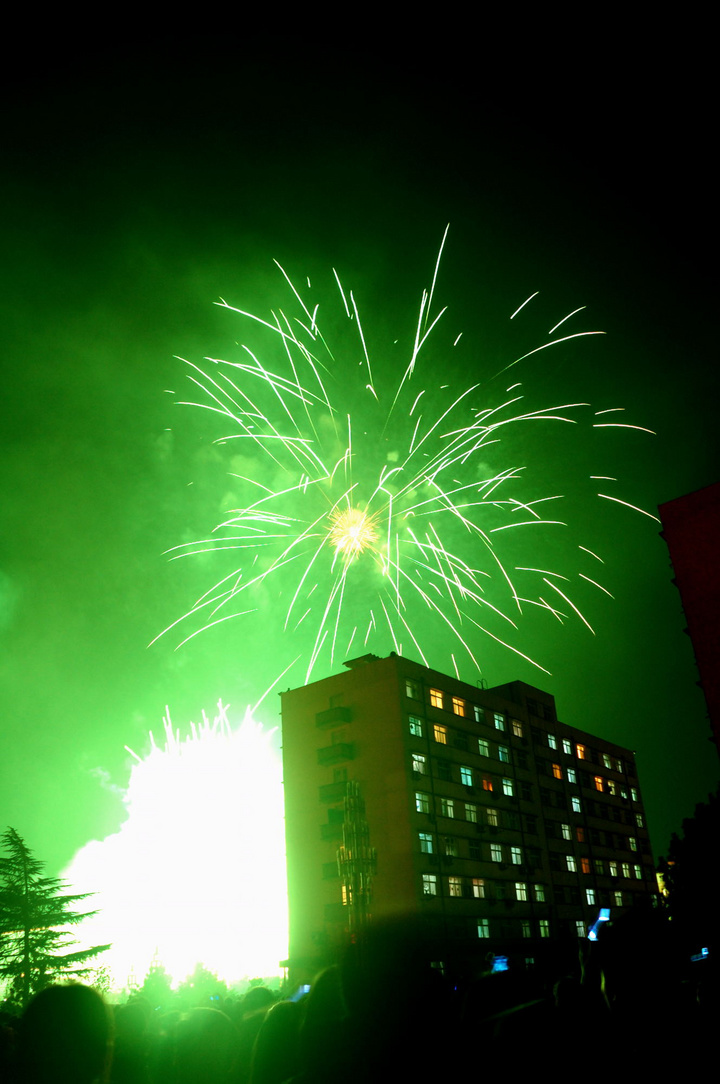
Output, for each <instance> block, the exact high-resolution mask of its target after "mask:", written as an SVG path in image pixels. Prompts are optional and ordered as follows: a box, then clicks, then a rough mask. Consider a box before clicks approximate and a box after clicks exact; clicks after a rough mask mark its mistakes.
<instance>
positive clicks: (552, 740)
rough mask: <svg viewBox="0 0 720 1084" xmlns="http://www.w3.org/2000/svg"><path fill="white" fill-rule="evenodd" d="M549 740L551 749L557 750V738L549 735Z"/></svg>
mask: <svg viewBox="0 0 720 1084" xmlns="http://www.w3.org/2000/svg"><path fill="white" fill-rule="evenodd" d="M547 739H548V745H549V746H550V748H551V749H557V740H556V738H555V735H554V734H548V736H547Z"/></svg>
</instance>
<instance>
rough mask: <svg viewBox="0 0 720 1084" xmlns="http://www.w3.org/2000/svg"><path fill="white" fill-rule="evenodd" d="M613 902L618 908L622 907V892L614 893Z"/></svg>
mask: <svg viewBox="0 0 720 1084" xmlns="http://www.w3.org/2000/svg"><path fill="white" fill-rule="evenodd" d="M613 900H614V902H615V906H616V907H622V905H623V894H622V892H613Z"/></svg>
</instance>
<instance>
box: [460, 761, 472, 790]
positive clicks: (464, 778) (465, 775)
mask: <svg viewBox="0 0 720 1084" xmlns="http://www.w3.org/2000/svg"><path fill="white" fill-rule="evenodd" d="M472 781H473V777H472V768H468V767H467V766H466V765H465V764H463V765H461V767H460V782H461V783H464V784H465V786H466V787H471V786H472Z"/></svg>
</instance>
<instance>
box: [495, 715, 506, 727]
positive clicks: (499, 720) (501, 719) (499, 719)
mask: <svg viewBox="0 0 720 1084" xmlns="http://www.w3.org/2000/svg"><path fill="white" fill-rule="evenodd" d="M493 720H494V721H495V729H496V730H504V729H505V716H504V715H501V714H500V712H499V711H496V712H494V713H493Z"/></svg>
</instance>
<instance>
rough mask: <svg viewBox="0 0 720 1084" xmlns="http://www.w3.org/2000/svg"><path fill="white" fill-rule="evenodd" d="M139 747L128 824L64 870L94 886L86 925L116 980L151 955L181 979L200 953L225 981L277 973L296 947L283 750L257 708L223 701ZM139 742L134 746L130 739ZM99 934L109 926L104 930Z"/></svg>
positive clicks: (135, 975) (138, 972) (84, 935)
mask: <svg viewBox="0 0 720 1084" xmlns="http://www.w3.org/2000/svg"><path fill="white" fill-rule="evenodd" d="M164 729H165V741H164V743H163V744H162V745H160V746H158V745H156V743H155V741H154V739H153V736H152V734H151V735H150V743H151V744H150V751H149V753H148V754H147V756H145V757H139V756H137V754H135V753H133V754H132V755H133V757H134V758H135V764H134V765H133V768H132V772H131V776H130V781H129V783H128V787H127V791H126V792H125V795H124V803H125V806H126V809H127V820H126V821H125V823H124V824H123V825H122V826H121V828H120V830H119V832H117V833H116V834H115V835H112V836H108V837H107V838H106V839H105V840H103V841H101V842H97V841H93V842H91V843H88V844H87V845H86V846H85V847H83V848H82V850H81V851H79V852H78V854H77V855H76V856H75V858H74V859H73V862H72V864H71V865H70V867H69V869H67V870H66V871H65V872H64V874H63V876H64V879H66V880H67V881H68V882H70V883H71V884H72V885H74V886H82V889H80V890H81V891H89V892H95V893H96V895H95V897H94V898H93V900H92V905H93V906H94V907H97V908H98V909H99V910H100V914H98V915H97V916H96V917H95V918H93V919H89V920H88V921H87V922H86V923H85V924H83V926H82V927H79V936H80V937H81V939H82V940H83V942H84V941H85V940H87V942H88V944H98V943H100V944H105V943H108V942H112V948H111V949H110V951H109V952H107V953H105V954H103V956H102V957H100V958H99V959H98V965H99V966H108V967H109V968H110V969H111V971H112V974H113V980H114V985H115V986H116V988H118V989H122V988H124V987H125V986H127V984H128V982H133V981H135V982H137V983H139V984H142V981H143V979H144V977H145V975H146V974H147V971H148V969H149V967H150V965H151V963H152V962H153V960H156V961H157V962H158V963H160V964H162V965H163V966H164V967H165V969H166V970H167V971H168V973H169V974H170V975H171V976H172V978H173V979H174V980H175V981H177V982H180V981H182V980H183V979H184V978H185V977H186V976H187V975H189V974H190V973H191V972H192V971H193V970H194V968H195V965H196V964H197V963H202V964H203V965H204V966H205V967H207V968H208V969H209V970H210V971H212V972H214V973H215V974H217V975H218V976H219V977H220V978H221V979H223V980H224V981H226V982H233V981H239V980H242V979H243V978H252V977H255V976H258V975H259V976H263V977H267V976H272V975H277V974H278V973H279V968H278V964H279V961H280V960H283V959H284V958H285V957H286V956H287V881H286V872H285V838H284V820H283V793H282V772H281V766H280V756H279V753H278V752H277V750H276V749H274V748H273V746H272V735H273V731H267V730H264V729H263V727H262V726H261V725H260V724H259V723H257V722H255V720H254V719H253V718H252V715H251V714H250V711H249V710H248V712H247V713H246V716H245V719H244V721H243V722H242V724H241V725H240V726H239V727H235V728H233V727H232V726H231V724H230V723H229V721H228V718H227V713H226V709H225V708H224V707H223V706H222V704H219V705H218V715H217V716H216V717H215V719H214V721H213V722H210V720H209V719H208V718H207V717H206V716H205V714H204V713H203V721H202V723H201V724H200V725H197V726H196V725H195V724H192V725H191V729H190V734H189V735H187V736H186V737H183V738H181V737H180V733H179V731H176V730H175V729H174V728H173V726H172V724H171V722H170V716H169V714H168V715H167V716H166V718H165V721H164ZM128 751H129V752H131V750H128ZM98 938H101V940H100V941H98Z"/></svg>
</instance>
